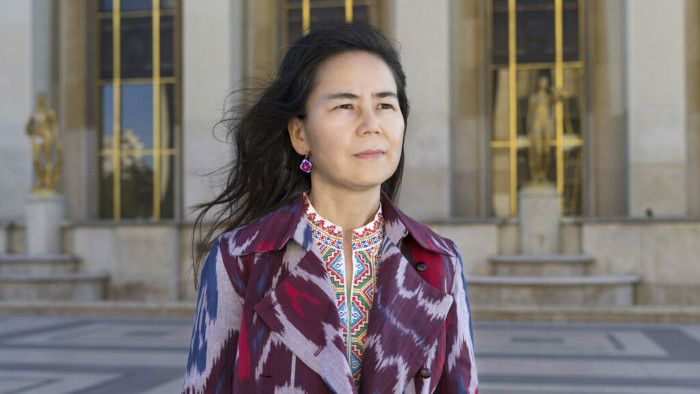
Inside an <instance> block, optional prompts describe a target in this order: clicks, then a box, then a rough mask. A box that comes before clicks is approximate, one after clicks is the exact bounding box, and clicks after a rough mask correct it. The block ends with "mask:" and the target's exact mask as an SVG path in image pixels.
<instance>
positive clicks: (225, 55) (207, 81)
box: [182, 0, 243, 220]
mask: <svg viewBox="0 0 700 394" xmlns="http://www.w3.org/2000/svg"><path fill="white" fill-rule="evenodd" d="M241 12H242V5H241V1H228V0H214V1H209V2H206V3H203V2H196V1H185V2H183V10H182V23H183V26H182V32H183V40H182V53H183V54H182V59H183V63H184V64H183V68H182V71H183V75H182V84H183V111H184V112H183V133H182V141H183V144H182V154H183V156H182V166H183V204H184V207H183V218H184V219H185V220H192V219H193V217H194V216H193V215H192V213H191V212H190V207H191V206H192V205H194V204H197V203H201V202H204V201H205V200H209V199H211V198H212V197H213V196H214V193H216V192H217V191H218V190H213V189H212V187H213V186H212V185H213V183H212V182H210V179H208V178H207V177H205V176H204V175H206V174H207V173H208V172H211V171H214V170H216V169H218V168H219V167H221V166H222V165H224V164H225V163H227V162H228V161H229V160H231V158H232V156H231V155H232V151H231V148H232V147H231V145H228V144H226V143H224V142H221V141H219V140H223V139H225V135H226V130H225V129H224V128H223V126H218V127H217V128H216V130H215V132H216V136H217V137H218V139H219V140H217V139H216V138H214V134H213V128H214V126H215V124H216V122H218V121H219V120H221V119H222V117H223V115H224V107H225V105H224V101H225V100H226V98H227V95H228V94H229V93H231V91H232V90H234V89H236V88H239V87H240V85H239V81H240V79H241V63H240V62H242V60H243V56H242V52H241V48H242V42H243V37H242V27H241V26H242V18H241Z"/></svg>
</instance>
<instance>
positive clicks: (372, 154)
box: [354, 150, 384, 160]
mask: <svg viewBox="0 0 700 394" xmlns="http://www.w3.org/2000/svg"><path fill="white" fill-rule="evenodd" d="M354 156H355V157H357V158H358V159H365V160H372V159H379V158H381V157H382V156H384V152H383V151H380V150H366V151H362V152H360V153H355V155H354Z"/></svg>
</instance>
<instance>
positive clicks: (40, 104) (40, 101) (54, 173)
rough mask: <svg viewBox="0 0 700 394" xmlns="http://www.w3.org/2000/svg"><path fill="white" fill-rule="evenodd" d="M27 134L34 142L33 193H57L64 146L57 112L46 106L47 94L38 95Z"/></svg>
mask: <svg viewBox="0 0 700 394" xmlns="http://www.w3.org/2000/svg"><path fill="white" fill-rule="evenodd" d="M26 130H27V135H29V138H30V140H31V144H32V162H33V164H34V175H35V177H34V187H33V188H32V194H53V193H56V189H55V187H56V184H57V183H58V180H59V179H60V178H61V167H62V163H63V148H62V147H61V143H60V141H59V140H58V124H57V122H56V113H55V112H54V110H52V109H51V108H47V107H46V95H44V94H43V93H40V94H39V95H38V96H37V103H36V109H35V110H34V113H32V114H31V116H30V117H29V121H27V129H26Z"/></svg>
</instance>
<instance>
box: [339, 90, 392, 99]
mask: <svg viewBox="0 0 700 394" xmlns="http://www.w3.org/2000/svg"><path fill="white" fill-rule="evenodd" d="M373 96H374V97H378V98H384V97H394V98H397V96H396V93H394V92H391V91H388V90H385V91H381V92H377V93H374V94H373ZM359 98H360V96H358V95H356V94H355V93H350V92H339V93H333V94H329V95H327V96H326V100H339V99H350V100H357V99H359Z"/></svg>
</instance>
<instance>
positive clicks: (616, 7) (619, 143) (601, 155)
mask: <svg viewBox="0 0 700 394" xmlns="http://www.w3.org/2000/svg"><path fill="white" fill-rule="evenodd" d="M624 12H625V3H624V2H619V1H608V0H591V1H590V2H589V9H588V15H587V28H588V31H589V32H590V33H589V34H588V48H587V53H586V56H587V58H588V62H587V67H588V70H587V74H588V81H587V83H588V91H589V97H590V100H589V103H590V106H589V110H588V111H587V112H588V117H587V122H588V131H587V134H586V136H585V144H586V172H587V173H588V174H589V177H588V178H589V179H588V180H587V184H586V187H585V188H584V190H586V191H587V193H586V196H584V198H583V203H584V207H583V212H584V214H588V215H590V216H622V215H625V214H626V212H627V203H628V201H627V198H626V181H622V180H625V179H627V171H626V168H627V159H626V155H627V152H626V150H627V136H626V131H627V130H626V128H625V117H626V116H627V112H626V111H627V107H626V105H627V103H626V99H627V97H626V96H625V68H624V67H625V50H624V45H625V24H624V19H625V13H624Z"/></svg>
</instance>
